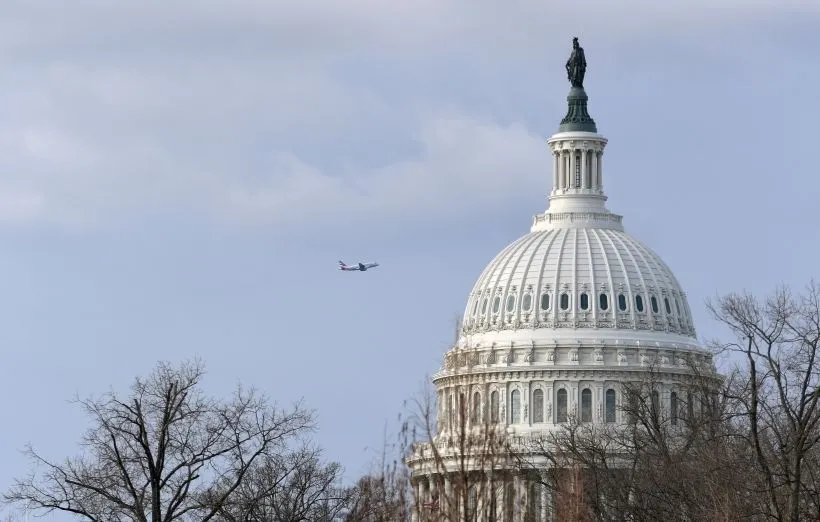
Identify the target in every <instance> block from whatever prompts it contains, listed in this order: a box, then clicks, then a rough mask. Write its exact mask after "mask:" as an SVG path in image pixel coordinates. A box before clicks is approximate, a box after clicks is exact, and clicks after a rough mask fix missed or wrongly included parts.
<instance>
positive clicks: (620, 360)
mask: <svg viewBox="0 0 820 522" xmlns="http://www.w3.org/2000/svg"><path fill="white" fill-rule="evenodd" d="M618 364H619V365H621V366H623V365H625V364H627V360H626V352H624V351H623V350H618Z"/></svg>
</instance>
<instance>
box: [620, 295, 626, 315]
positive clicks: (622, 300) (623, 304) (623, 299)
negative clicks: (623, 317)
mask: <svg viewBox="0 0 820 522" xmlns="http://www.w3.org/2000/svg"><path fill="white" fill-rule="evenodd" d="M618 308H619V309H620V310H621V311H622V312H626V296H625V295H624V294H618Z"/></svg>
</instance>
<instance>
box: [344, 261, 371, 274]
mask: <svg viewBox="0 0 820 522" xmlns="http://www.w3.org/2000/svg"><path fill="white" fill-rule="evenodd" d="M377 266H379V264H378V263H358V264H355V265H346V264H345V263H344V261H339V270H346V271H348V272H355V271H359V272H364V271H365V270H367V269H368V268H375V267H377Z"/></svg>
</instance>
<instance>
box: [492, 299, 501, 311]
mask: <svg viewBox="0 0 820 522" xmlns="http://www.w3.org/2000/svg"><path fill="white" fill-rule="evenodd" d="M499 308H501V298H500V297H498V296H495V299H493V313H494V314H497V313H498V309H499Z"/></svg>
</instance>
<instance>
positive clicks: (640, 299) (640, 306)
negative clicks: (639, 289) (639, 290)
mask: <svg viewBox="0 0 820 522" xmlns="http://www.w3.org/2000/svg"><path fill="white" fill-rule="evenodd" d="M635 310H637V311H639V312H643V297H641V296H639V295H636V296H635Z"/></svg>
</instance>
